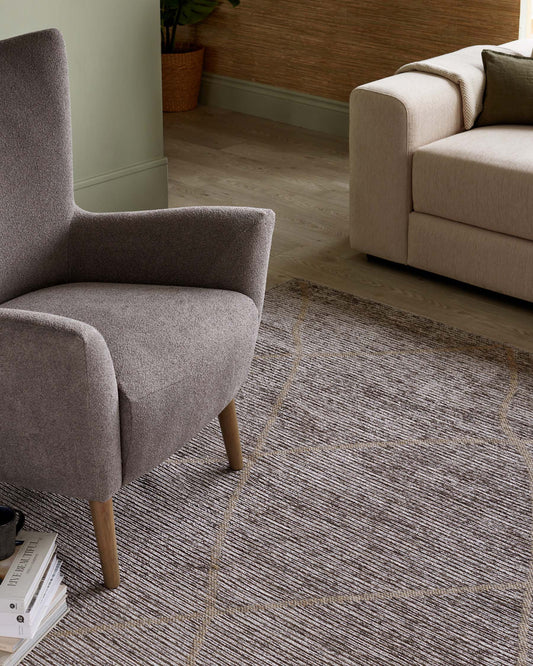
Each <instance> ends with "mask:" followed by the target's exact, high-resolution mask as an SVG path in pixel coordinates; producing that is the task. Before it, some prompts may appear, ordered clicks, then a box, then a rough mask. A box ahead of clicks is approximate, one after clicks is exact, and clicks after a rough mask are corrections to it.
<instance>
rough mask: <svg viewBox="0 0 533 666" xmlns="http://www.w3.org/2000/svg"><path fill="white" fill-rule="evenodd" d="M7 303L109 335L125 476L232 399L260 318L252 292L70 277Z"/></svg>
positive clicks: (159, 457)
mask: <svg viewBox="0 0 533 666" xmlns="http://www.w3.org/2000/svg"><path fill="white" fill-rule="evenodd" d="M1 307H4V308H16V309H19V310H29V311H37V312H45V313H49V314H56V315H61V316H63V317H68V318H70V319H77V320H80V321H83V322H85V323H87V324H90V325H91V326H93V327H94V328H96V329H97V330H98V331H99V332H100V333H101V335H102V336H103V338H104V340H105V341H106V343H107V346H108V348H109V351H110V353H111V358H112V360H113V364H114V367H115V374H116V378H117V384H118V390H119V406H120V427H121V442H122V444H121V445H122V470H123V483H128V482H129V481H131V480H133V479H135V478H136V477H138V476H140V475H141V474H144V473H145V472H147V471H149V470H151V469H153V467H154V466H155V465H156V464H158V463H159V462H161V461H163V460H165V459H166V458H168V457H169V456H170V455H171V454H172V453H173V452H174V451H175V450H176V449H178V448H179V447H180V446H181V445H183V444H184V443H185V442H187V441H188V440H189V439H191V438H192V437H193V436H194V435H195V434H196V433H197V432H198V430H199V429H200V428H202V427H203V426H204V425H205V424H206V423H208V422H209V421H211V420H212V419H213V418H214V417H215V416H216V415H217V414H218V413H220V412H221V411H222V409H223V408H224V407H225V406H226V405H227V404H228V403H229V402H230V401H231V400H232V398H233V397H234V395H235V393H236V392H237V390H238V388H239V387H240V386H241V384H242V383H243V381H244V380H245V378H246V374H247V372H248V368H249V366H250V362H251V359H252V356H253V350H254V344H255V340H256V336H257V329H258V324H259V322H258V317H259V316H258V311H257V308H256V306H255V304H254V302H253V301H252V300H251V299H250V298H249V297H248V296H245V295H243V294H241V293H238V292H235V291H229V290H223V289H202V288H194V287H171V286H152V285H139V284H136V285H130V284H114V283H94V282H93V283H71V284H62V285H59V286H55V287H49V288H46V289H40V290H39V291H34V292H31V293H28V294H25V295H23V296H20V297H18V298H15V299H12V300H10V301H8V302H6V303H3V304H2V306H1Z"/></svg>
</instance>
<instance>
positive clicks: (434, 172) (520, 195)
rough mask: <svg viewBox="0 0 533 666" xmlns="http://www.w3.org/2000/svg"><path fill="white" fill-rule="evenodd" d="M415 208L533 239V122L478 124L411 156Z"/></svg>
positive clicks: (420, 211)
mask: <svg viewBox="0 0 533 666" xmlns="http://www.w3.org/2000/svg"><path fill="white" fill-rule="evenodd" d="M413 202H414V210H415V211H417V212H419V213H429V214H431V215H437V216H440V217H444V218H448V219H450V220H456V221H458V222H464V223H466V224H470V225H473V226H475V227H481V228H483V229H488V230H490V231H498V232H501V233H505V234H509V235H511V236H517V237H519V238H525V239H528V240H533V212H532V211H533V128H532V127H528V126H520V125H513V126H510V125H495V126H491V127H480V128H477V129H473V130H471V131H469V132H464V133H462V134H456V135H455V136H451V137H448V138H446V139H442V140H441V141H437V142H435V143H432V144H431V145H429V146H424V147H423V148H421V149H420V150H418V151H417V152H416V153H415V156H414V159H413Z"/></svg>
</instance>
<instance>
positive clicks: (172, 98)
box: [160, 0, 240, 111]
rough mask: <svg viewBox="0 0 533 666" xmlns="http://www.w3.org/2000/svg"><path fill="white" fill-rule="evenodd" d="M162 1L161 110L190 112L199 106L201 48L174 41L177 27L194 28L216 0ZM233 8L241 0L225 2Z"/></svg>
mask: <svg viewBox="0 0 533 666" xmlns="http://www.w3.org/2000/svg"><path fill="white" fill-rule="evenodd" d="M160 1H161V65H162V79H163V111H189V110H190V109H194V108H195V106H196V105H197V104H198V95H199V93H200V84H201V81H202V68H203V62H204V51H205V49H204V47H203V46H197V45H194V44H180V43H178V42H177V41H176V33H177V29H178V26H181V25H193V24H195V23H199V22H200V21H203V20H204V19H206V18H207V17H208V16H209V15H210V14H211V13H212V12H213V11H214V10H215V9H216V8H217V7H218V5H219V4H222V3H221V2H219V0H160ZM228 2H229V3H230V4H231V5H232V6H233V7H236V6H237V5H239V4H240V0H228Z"/></svg>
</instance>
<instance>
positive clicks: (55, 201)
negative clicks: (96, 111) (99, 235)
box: [0, 30, 74, 303]
mask: <svg viewBox="0 0 533 666" xmlns="http://www.w3.org/2000/svg"><path fill="white" fill-rule="evenodd" d="M73 205H74V204H73V187H72V149H71V130H70V100H69V89H68V72H67V59H66V52H65V46H64V43H63V38H62V36H61V34H60V33H59V31H57V30H43V31H40V32H34V33H31V34H28V35H22V36H20V37H13V38H12V39H6V40H4V41H0V303H2V302H3V301H6V300H8V299H10V298H13V297H15V296H18V295H20V294H22V293H25V292H27V291H31V290H34V289H39V288H41V287H45V286H48V285H51V284H57V283H60V282H63V281H65V280H66V279H67V277H68V247H67V242H68V227H69V223H70V220H71V217H72V210H73Z"/></svg>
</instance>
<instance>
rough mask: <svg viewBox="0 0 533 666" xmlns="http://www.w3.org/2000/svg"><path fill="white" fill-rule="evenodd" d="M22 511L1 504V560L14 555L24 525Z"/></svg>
mask: <svg viewBox="0 0 533 666" xmlns="http://www.w3.org/2000/svg"><path fill="white" fill-rule="evenodd" d="M24 521H25V517H24V514H23V513H22V511H19V510H18V509H12V508H11V507H9V506H0V560H5V559H6V558H8V557H11V555H13V552H14V550H15V545H16V541H17V534H18V533H19V531H20V530H21V529H22V528H23V527H24Z"/></svg>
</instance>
